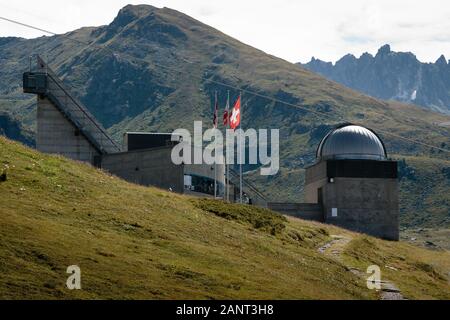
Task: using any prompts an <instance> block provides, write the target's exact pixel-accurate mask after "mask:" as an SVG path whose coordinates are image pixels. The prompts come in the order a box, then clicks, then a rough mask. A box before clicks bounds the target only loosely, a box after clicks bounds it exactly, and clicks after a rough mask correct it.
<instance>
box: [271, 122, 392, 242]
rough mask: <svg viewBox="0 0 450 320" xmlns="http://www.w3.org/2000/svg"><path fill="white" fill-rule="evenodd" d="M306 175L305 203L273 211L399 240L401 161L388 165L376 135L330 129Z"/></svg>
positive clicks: (349, 126)
mask: <svg viewBox="0 0 450 320" xmlns="http://www.w3.org/2000/svg"><path fill="white" fill-rule="evenodd" d="M305 174H306V177H305V201H306V203H269V207H270V208H272V209H273V210H277V211H280V212H283V213H286V214H290V215H294V216H297V217H300V218H305V219H310V220H317V221H321V222H325V223H330V224H334V225H337V226H340V227H343V228H347V229H350V230H353V231H358V232H362V233H367V234H369V235H373V236H376V237H379V238H383V239H388V240H398V238H399V223H398V183H397V162H396V161H391V160H388V157H387V153H386V148H385V146H384V144H383V141H382V140H381V138H380V137H379V136H378V135H377V134H376V133H375V132H374V131H372V130H370V129H367V128H364V127H361V126H356V125H352V124H344V125H340V126H338V127H337V128H335V129H333V130H331V131H330V132H329V133H328V134H327V135H326V136H325V137H324V138H323V139H322V141H321V142H320V144H319V146H318V148H317V152H316V162H315V163H314V164H313V165H312V166H310V167H308V168H307V169H306V173H305Z"/></svg>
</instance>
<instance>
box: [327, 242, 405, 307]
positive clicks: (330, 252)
mask: <svg viewBox="0 0 450 320" xmlns="http://www.w3.org/2000/svg"><path fill="white" fill-rule="evenodd" d="M331 237H332V238H333V240H331V241H330V242H328V243H326V244H325V245H323V246H322V247H320V248H319V249H318V251H319V252H320V253H322V254H324V255H326V256H328V257H330V258H332V259H335V260H337V261H339V262H341V263H343V259H342V253H343V252H344V249H345V247H346V246H347V245H348V244H349V243H350V241H352V239H353V238H352V237H351V236H350V235H331ZM344 265H345V264H344ZM346 267H347V268H348V270H349V271H350V272H351V273H353V274H354V275H356V276H358V277H360V278H363V279H364V280H366V278H367V274H366V273H365V272H363V271H361V270H359V269H356V268H353V267H350V266H346ZM380 282H381V291H380V299H381V300H405V298H404V297H403V295H402V293H401V292H400V290H399V289H398V288H397V286H396V285H395V284H394V283H392V282H390V281H388V280H381V281H380Z"/></svg>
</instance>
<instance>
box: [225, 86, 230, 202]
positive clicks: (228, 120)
mask: <svg viewBox="0 0 450 320" xmlns="http://www.w3.org/2000/svg"><path fill="white" fill-rule="evenodd" d="M226 107H227V108H228V110H227V125H226V126H225V190H226V200H227V202H230V190H229V187H230V186H229V184H228V179H229V171H228V170H229V169H228V163H227V162H226V161H227V156H228V152H227V148H228V144H227V140H226V136H227V128H229V127H230V117H229V114H228V113H229V112H230V90H228V92H227V105H226Z"/></svg>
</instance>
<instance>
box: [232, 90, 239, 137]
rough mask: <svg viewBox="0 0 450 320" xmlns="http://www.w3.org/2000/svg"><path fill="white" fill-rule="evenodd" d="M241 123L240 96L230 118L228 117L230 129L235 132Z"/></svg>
mask: <svg viewBox="0 0 450 320" xmlns="http://www.w3.org/2000/svg"><path fill="white" fill-rule="evenodd" d="M240 123H241V96H240V95H239V98H238V99H237V101H236V103H235V104H234V107H233V110H232V113H231V116H230V128H231V129H233V130H235V129H236V128H237V127H238V126H239V124H240Z"/></svg>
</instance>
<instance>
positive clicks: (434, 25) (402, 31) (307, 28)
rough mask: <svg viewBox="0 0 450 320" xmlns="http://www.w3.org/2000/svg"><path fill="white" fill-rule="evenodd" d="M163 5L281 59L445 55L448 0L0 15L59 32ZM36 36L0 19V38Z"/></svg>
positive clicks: (173, 4) (103, 6)
mask: <svg viewBox="0 0 450 320" xmlns="http://www.w3.org/2000/svg"><path fill="white" fill-rule="evenodd" d="M143 2H144V3H148V4H151V5H154V6H157V7H163V6H166V7H170V8H173V9H176V10H179V11H181V12H184V13H186V14H188V15H191V16H193V17H194V18H196V19H199V20H201V21H202V22H205V23H206V24H209V25H211V26H213V27H215V28H217V29H219V30H221V31H223V32H224V33H227V34H229V35H231V36H233V37H235V38H237V39H239V40H241V41H242V42H245V43H247V44H250V45H252V46H255V47H257V48H259V49H262V50H264V51H266V52H268V53H271V54H274V55H276V56H279V57H281V58H284V59H286V60H289V61H292V62H296V61H302V62H305V61H308V60H309V59H310V58H311V56H315V57H318V58H321V59H323V60H330V61H335V60H337V59H339V58H340V57H341V56H343V55H344V54H347V53H353V54H355V55H357V56H358V55H360V54H362V53H363V52H365V51H369V52H371V53H376V51H377V49H378V48H379V47H380V46H381V45H383V44H385V43H389V44H391V46H392V49H393V50H396V51H412V52H413V53H415V54H416V55H417V56H418V58H419V59H420V60H422V61H433V62H434V61H435V60H436V59H437V58H438V57H439V56H440V55H441V54H445V55H446V56H447V58H450V41H449V40H450V19H449V17H450V2H449V1H448V0H427V1H426V2H423V1H414V0H395V1H394V0H343V1H333V0H301V1H299V0H298V1H296V0H260V1H257V0H252V1H250V0H247V1H243V0H227V1H211V0H189V1H186V0H154V1H133V0H124V1H123V0H108V1H106V0H104V1H91V0H65V1H56V0H40V1H34V2H30V1H25V0H16V1H14V2H11V1H5V0H0V10H1V11H0V16H4V17H8V18H11V19H17V20H20V21H23V22H26V23H28V24H31V25H36V26H38V27H41V28H43V29H47V30H51V31H55V32H57V33H62V32H66V31H71V30H73V29H76V28H79V27H82V26H88V25H89V26H95V25H102V24H107V23H109V22H111V21H112V19H113V18H114V17H115V16H116V14H117V12H118V10H119V9H120V8H121V7H123V6H125V5H126V4H129V3H134V4H137V3H143ZM40 35H42V33H40V32H36V31H33V30H29V29H25V28H23V27H19V26H15V25H12V24H10V23H7V22H4V21H0V36H22V37H36V36H40Z"/></svg>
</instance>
